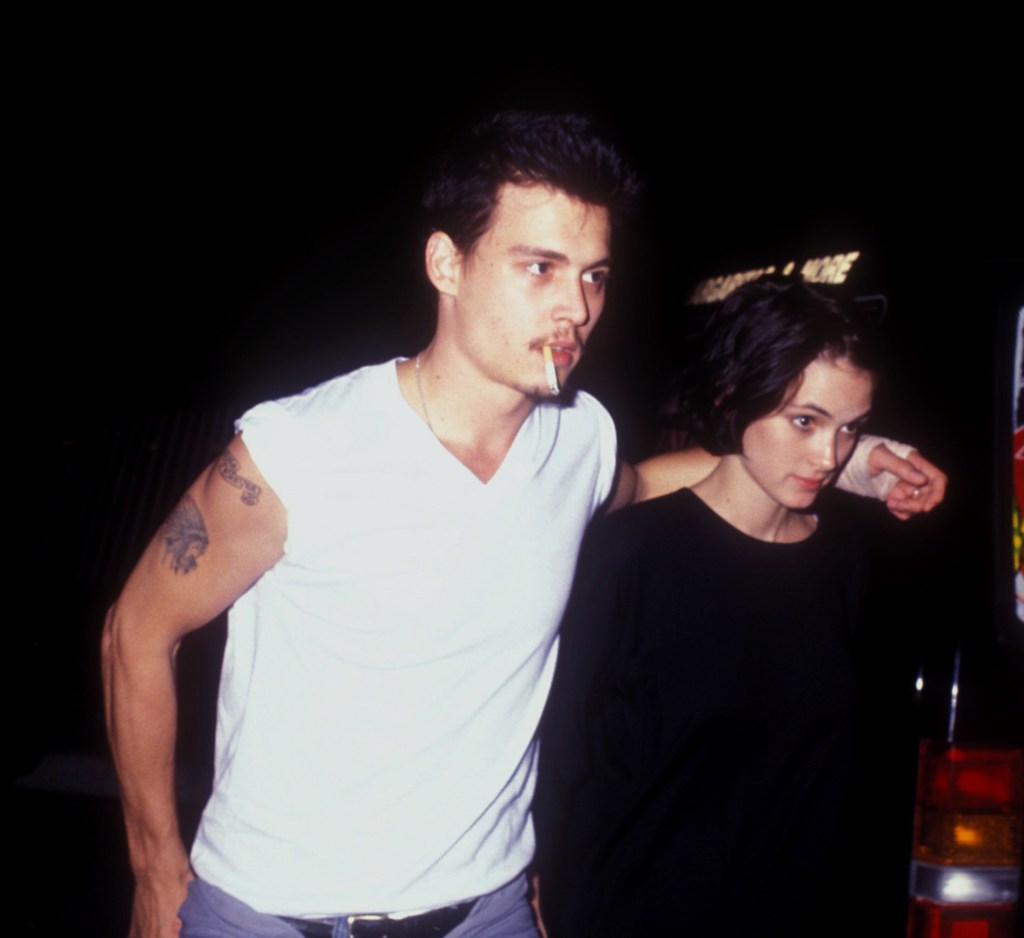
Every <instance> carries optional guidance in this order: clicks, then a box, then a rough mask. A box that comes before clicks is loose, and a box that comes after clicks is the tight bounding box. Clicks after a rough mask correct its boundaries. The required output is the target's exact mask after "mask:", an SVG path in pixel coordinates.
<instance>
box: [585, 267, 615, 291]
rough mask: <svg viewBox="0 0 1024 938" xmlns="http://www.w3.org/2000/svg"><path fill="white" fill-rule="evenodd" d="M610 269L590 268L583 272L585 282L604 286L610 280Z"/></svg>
mask: <svg viewBox="0 0 1024 938" xmlns="http://www.w3.org/2000/svg"><path fill="white" fill-rule="evenodd" d="M608 275H609V271H608V270H606V269H605V268H603V267H602V268H598V269H597V270H588V271H586V272H585V273H584V274H583V282H584V283H590V284H593V285H594V286H596V287H600V286H604V284H605V283H607V282H608Z"/></svg>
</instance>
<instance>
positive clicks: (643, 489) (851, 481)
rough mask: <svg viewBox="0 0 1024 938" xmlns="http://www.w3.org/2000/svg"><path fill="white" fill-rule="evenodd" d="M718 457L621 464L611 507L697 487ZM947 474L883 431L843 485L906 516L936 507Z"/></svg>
mask: <svg viewBox="0 0 1024 938" xmlns="http://www.w3.org/2000/svg"><path fill="white" fill-rule="evenodd" d="M717 465H718V457H717V456H712V455H711V453H709V452H707V451H706V450H703V449H700V448H697V447H694V448H691V449H686V450H680V451H678V452H675V453H664V454H662V455H660V456H654V457H653V458H651V459H646V460H644V461H643V462H642V463H638V464H637V465H636V466H635V467H632V468H631V467H630V466H628V465H625V464H623V465H621V466H620V469H619V478H618V482H617V484H616V487H615V493H614V495H613V498H612V500H611V501H610V502H609V505H608V510H610V511H614V510H615V509H616V508H621V507H622V506H623V505H628V504H630V503H631V502H634V501H636V502H643V501H647V499H649V498H657V497H658V496H659V495H667V494H669V493H670V492H674V491H676V490H677V489H682V488H691V487H692V486H694V485H696V484H697V483H698V482H700V481H701V480H702V479H704V478H706V477H707V476H708V475H710V473H711V471H712V470H713V469H714V468H715V466H717ZM946 482H947V479H946V474H945V473H944V472H943V471H942V470H941V469H939V468H938V467H937V466H935V465H933V464H932V463H930V462H929V461H928V460H927V459H925V458H924V457H923V456H922V455H921V454H920V453H919V452H917V450H914V449H913V448H912V447H910V446H907V445H906V444H903V443H894V442H893V441H891V440H886V439H885V438H883V437H869V436H866V437H864V438H863V439H862V440H861V441H860V442H859V443H858V445H857V450H856V452H855V454H854V458H852V459H851V460H850V463H849V464H848V465H847V466H846V467H845V468H844V470H843V474H842V476H841V477H840V479H839V487H840V488H843V489H846V490H847V491H851V492H855V493H856V494H858V495H863V496H865V497H867V498H876V499H879V500H882V501H885V503H886V506H887V507H888V509H889V511H890V512H892V514H893V515H895V516H896V517H897V518H899V519H900V520H901V521H905V520H906V519H907V518H911V517H913V516H914V515H917V514H921V513H923V512H927V511H931V510H932V509H933V508H934V507H935V506H936V505H939V504H941V502H942V500H943V498H944V497H945V494H946Z"/></svg>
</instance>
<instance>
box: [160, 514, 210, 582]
mask: <svg viewBox="0 0 1024 938" xmlns="http://www.w3.org/2000/svg"><path fill="white" fill-rule="evenodd" d="M162 535H163V539H164V560H166V561H167V562H168V563H169V564H170V565H171V569H172V570H173V571H174V572H175V573H184V574H188V573H191V572H192V571H193V570H195V568H196V565H197V564H198V562H199V560H198V558H199V557H201V556H202V555H203V553H204V552H205V551H206V547H207V545H208V544H209V543H210V535H209V534H207V533H206V523H205V522H204V521H203V515H202V512H200V510H199V506H198V505H197V504H196V503H195V499H193V498H192V496H191V495H185V496H184V497H183V498H182V500H181V501H180V502H178V504H177V505H176V506H175V508H174V510H173V511H172V512H171V513H170V515H168V517H167V520H166V521H165V522H164V527H163V531H162Z"/></svg>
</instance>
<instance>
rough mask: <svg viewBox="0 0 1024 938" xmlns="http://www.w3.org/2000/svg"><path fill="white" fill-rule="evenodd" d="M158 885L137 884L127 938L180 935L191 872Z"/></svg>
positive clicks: (146, 882)
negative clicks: (183, 906)
mask: <svg viewBox="0 0 1024 938" xmlns="http://www.w3.org/2000/svg"><path fill="white" fill-rule="evenodd" d="M187 870H188V868H187V866H186V875H184V876H177V877H172V878H170V879H169V880H167V881H166V882H164V881H161V882H160V883H156V882H154V881H152V880H148V879H147V880H143V879H141V878H139V879H137V880H136V883H135V899H134V901H133V902H132V922H131V927H130V928H129V930H128V938H173V936H176V935H178V934H180V933H181V920H180V919H179V918H178V910H179V909H180V908H181V904H182V903H183V902H184V901H185V894H186V892H187V890H188V881H189V880H190V879H191V878H192V874H191V872H188V871H187Z"/></svg>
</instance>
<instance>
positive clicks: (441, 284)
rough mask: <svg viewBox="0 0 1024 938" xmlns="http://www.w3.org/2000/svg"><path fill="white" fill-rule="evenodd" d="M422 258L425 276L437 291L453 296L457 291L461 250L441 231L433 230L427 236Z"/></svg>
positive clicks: (460, 266)
mask: <svg viewBox="0 0 1024 938" xmlns="http://www.w3.org/2000/svg"><path fill="white" fill-rule="evenodd" d="M424 260H425V262H426V268H427V278H428V279H429V280H430V282H431V283H432V284H433V285H434V288H435V289H436V290H437V292H438V293H444V294H447V295H448V296H454V295H455V293H456V292H457V291H458V285H459V272H460V270H461V269H462V252H461V251H460V250H459V249H458V247H456V245H455V242H454V241H452V239H451V238H450V237H449V236H448V235H446V234H445V233H444V232H443V231H435V232H434V233H433V234H432V235H431V236H430V237H429V238H427V247H426V251H425V256H424Z"/></svg>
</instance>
